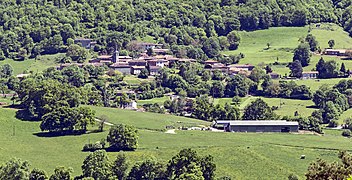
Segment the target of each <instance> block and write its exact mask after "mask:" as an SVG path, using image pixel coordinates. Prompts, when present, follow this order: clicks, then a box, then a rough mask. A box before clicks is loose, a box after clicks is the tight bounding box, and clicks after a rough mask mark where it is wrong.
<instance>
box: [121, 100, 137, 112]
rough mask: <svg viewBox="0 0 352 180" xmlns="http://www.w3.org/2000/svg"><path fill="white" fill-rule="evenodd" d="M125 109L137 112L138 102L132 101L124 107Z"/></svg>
mask: <svg viewBox="0 0 352 180" xmlns="http://www.w3.org/2000/svg"><path fill="white" fill-rule="evenodd" d="M123 108H124V109H131V110H136V109H138V107H137V102H136V101H130V102H128V103H127V104H125V105H124V106H123Z"/></svg>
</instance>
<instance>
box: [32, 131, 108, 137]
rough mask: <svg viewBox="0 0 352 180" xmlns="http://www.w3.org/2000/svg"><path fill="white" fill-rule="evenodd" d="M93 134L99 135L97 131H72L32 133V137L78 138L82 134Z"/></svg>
mask: <svg viewBox="0 0 352 180" xmlns="http://www.w3.org/2000/svg"><path fill="white" fill-rule="evenodd" d="M95 133H101V131H99V130H91V131H86V132H84V131H79V130H73V131H71V130H70V131H60V132H47V131H45V132H36V133H33V135H35V136H38V137H60V136H80V135H83V134H95Z"/></svg>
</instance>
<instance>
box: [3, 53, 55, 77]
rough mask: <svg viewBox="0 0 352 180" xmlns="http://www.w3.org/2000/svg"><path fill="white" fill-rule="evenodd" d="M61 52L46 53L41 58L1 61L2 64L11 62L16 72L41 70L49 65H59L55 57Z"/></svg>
mask: <svg viewBox="0 0 352 180" xmlns="http://www.w3.org/2000/svg"><path fill="white" fill-rule="evenodd" d="M57 56H60V54H55V55H44V56H41V57H40V60H35V59H28V60H24V61H15V60H13V59H5V60H4V61H0V65H3V64H10V65H11V66H12V67H13V69H14V74H15V75H17V74H21V73H23V72H25V71H33V72H34V73H36V72H41V71H43V70H45V69H47V68H49V67H54V66H56V65H57V63H56V62H55V58H56V57H57Z"/></svg>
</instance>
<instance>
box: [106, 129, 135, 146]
mask: <svg viewBox="0 0 352 180" xmlns="http://www.w3.org/2000/svg"><path fill="white" fill-rule="evenodd" d="M107 141H108V142H109V143H110V148H112V149H116V150H135V149H137V147H138V130H137V129H136V128H135V127H133V126H130V125H123V124H117V125H115V126H112V127H111V128H110V132H109V134H108V137H107Z"/></svg>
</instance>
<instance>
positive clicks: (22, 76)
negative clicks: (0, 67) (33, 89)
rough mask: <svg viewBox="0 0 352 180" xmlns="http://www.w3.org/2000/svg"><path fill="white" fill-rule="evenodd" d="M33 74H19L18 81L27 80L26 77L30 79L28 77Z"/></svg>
mask: <svg viewBox="0 0 352 180" xmlns="http://www.w3.org/2000/svg"><path fill="white" fill-rule="evenodd" d="M30 75H31V74H18V75H17V76H16V77H17V78H18V79H20V80H22V79H24V78H26V77H28V76H30Z"/></svg>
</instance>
